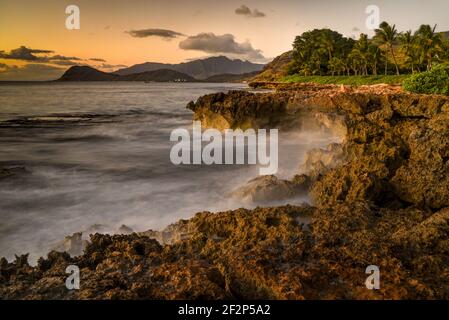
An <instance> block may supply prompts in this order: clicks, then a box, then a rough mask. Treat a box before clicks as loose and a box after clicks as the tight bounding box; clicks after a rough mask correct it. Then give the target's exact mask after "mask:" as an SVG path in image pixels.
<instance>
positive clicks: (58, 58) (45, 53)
mask: <svg viewBox="0 0 449 320" xmlns="http://www.w3.org/2000/svg"><path fill="white" fill-rule="evenodd" d="M53 52H54V51H53V50H42V49H31V48H27V47H25V46H21V47H19V48H17V49H12V50H11V51H10V52H9V53H6V52H5V51H0V58H2V59H11V60H20V61H27V62H33V63H52V64H57V65H65V66H68V65H75V64H78V62H77V61H81V60H82V59H80V58H78V57H67V56H62V55H59V54H57V55H53V56H49V54H50V53H53Z"/></svg>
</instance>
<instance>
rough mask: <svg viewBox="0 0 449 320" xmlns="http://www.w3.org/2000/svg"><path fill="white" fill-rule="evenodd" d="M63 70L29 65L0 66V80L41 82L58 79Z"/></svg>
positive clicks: (48, 66)
mask: <svg viewBox="0 0 449 320" xmlns="http://www.w3.org/2000/svg"><path fill="white" fill-rule="evenodd" d="M64 71H65V69H64V68H58V67H55V66H51V65H47V64H42V63H29V64H26V65H23V66H20V67H19V66H16V65H7V64H0V80H11V81H42V80H54V79H57V78H59V77H60V76H61V75H62V74H63V73H64Z"/></svg>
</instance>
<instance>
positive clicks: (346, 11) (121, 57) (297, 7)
mask: <svg viewBox="0 0 449 320" xmlns="http://www.w3.org/2000/svg"><path fill="white" fill-rule="evenodd" d="M70 4H75V5H77V6H78V7H79V8H80V11H81V29H80V30H67V29H66V27H65V20H66V17H67V14H66V13H65V8H66V6H67V5H70ZM368 4H378V5H379V6H380V8H381V10H382V11H381V16H382V18H383V19H385V20H388V21H392V22H395V23H396V24H397V26H398V28H399V29H400V30H405V29H408V28H416V27H417V26H418V25H419V24H421V23H431V24H434V23H438V25H439V29H440V30H449V20H448V19H447V12H449V1H447V0H428V1H426V2H425V3H424V2H423V1H410V0H395V1H387V0H379V1H374V0H366V1H365V0H341V1H335V0H324V1H319V0H313V1H312V0H296V1H292V0H278V1H276V0H265V1H264V0H248V1H234V0H228V1H226V2H225V1H217V0H196V1H194V0H164V1H161V0H147V1H144V0H126V1H125V0H109V1H103V0H71V1H61V0H40V1H31V0H18V1H13V0H0V50H3V51H4V53H5V54H8V53H9V52H10V51H11V50H13V49H16V48H19V47H20V46H25V47H27V48H29V49H41V50H52V51H54V53H52V54H51V55H62V56H69V57H77V58H79V59H81V60H78V62H77V63H80V64H90V65H93V66H95V67H98V68H101V69H103V70H105V71H111V70H114V69H117V68H118V66H119V65H127V66H130V65H133V64H136V63H142V62H146V61H154V62H169V63H178V62H182V61H186V60H187V59H192V58H199V57H205V56H211V55H220V54H224V55H227V56H230V57H234V58H241V59H250V60H253V61H254V62H266V61H269V59H270V58H273V57H275V56H277V55H278V54H280V53H282V52H285V51H287V50H290V48H291V43H292V42H293V40H294V37H295V36H296V35H298V34H301V33H302V32H304V31H306V30H308V29H311V28H315V27H331V28H333V29H336V30H338V31H340V32H341V33H343V34H345V35H347V36H352V35H354V34H358V33H360V32H369V30H367V29H366V28H365V26H364V22H365V19H366V14H365V8H366V6H367V5H368ZM242 5H245V6H247V7H248V9H250V10H251V12H252V13H254V12H255V11H254V10H255V9H257V10H258V12H261V13H263V15H264V16H262V17H254V15H252V14H246V15H245V14H236V12H235V10H236V9H237V8H239V7H241V6H242ZM404 6H405V7H408V8H409V10H407V11H404ZM429 8H432V9H431V10H430V9H429ZM151 28H157V29H167V30H172V31H175V32H179V33H182V34H183V36H179V37H176V38H173V39H166V38H161V37H156V36H151V37H144V38H136V37H133V36H131V35H130V34H129V33H126V31H130V30H143V29H151ZM201 33H213V34H214V35H215V36H218V37H221V36H223V35H225V34H231V35H233V36H234V40H235V43H236V47H237V49H236V50H235V51H236V52H234V53H232V52H218V51H217V52H211V51H210V50H209V51H202V50H185V49H181V48H180V45H179V44H180V42H182V41H184V40H186V39H188V37H189V36H196V35H198V34H201ZM248 45H250V48H251V49H253V51H254V52H256V51H257V52H260V54H262V55H263V57H264V58H261V57H259V58H258V59H254V57H253V56H251V55H250V54H248V52H246V51H245V50H247V49H248ZM242 48H243V49H242ZM245 48H246V49H245ZM240 49H241V50H242V51H245V52H243V53H242V52H240V53H239V52H238V50H240ZM258 50H260V51H258ZM90 58H101V59H104V60H105V61H106V62H104V63H105V64H108V65H109V66H110V67H111V68H102V67H101V64H102V62H94V61H90V60H88V59H90ZM28 64H34V65H36V64H37V63H36V61H34V62H33V61H25V60H20V59H1V58H0V80H25V79H29V80H44V79H47V78H48V77H50V78H51V76H54V75H57V74H58V73H59V74H60V73H61V72H62V71H63V70H65V69H67V67H68V66H60V65H59V66H56V65H54V64H51V63H42V62H39V65H38V66H32V67H30V68H28V69H30V70H26V68H24V66H26V65H28ZM8 66H9V67H8ZM45 66H49V70H45ZM51 67H53V69H51ZM55 67H59V68H61V70H62V71H61V70H59V69H55ZM13 68H15V69H13ZM21 68H23V69H21ZM21 70H22V71H21ZM21 72H22V74H21Z"/></svg>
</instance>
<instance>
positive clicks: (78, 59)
mask: <svg viewBox="0 0 449 320" xmlns="http://www.w3.org/2000/svg"><path fill="white" fill-rule="evenodd" d="M47 59H48V60H49V61H51V60H61V61H69V60H74V61H81V60H82V59H80V58H78V57H66V56H61V55H59V54H57V55H54V56H51V57H48V58H47Z"/></svg>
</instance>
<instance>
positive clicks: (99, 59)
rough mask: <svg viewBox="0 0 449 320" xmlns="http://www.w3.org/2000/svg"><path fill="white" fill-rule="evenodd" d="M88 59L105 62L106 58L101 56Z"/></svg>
mask: <svg viewBox="0 0 449 320" xmlns="http://www.w3.org/2000/svg"><path fill="white" fill-rule="evenodd" d="M89 60H91V61H97V62H106V60H104V59H101V58H90V59H89Z"/></svg>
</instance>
